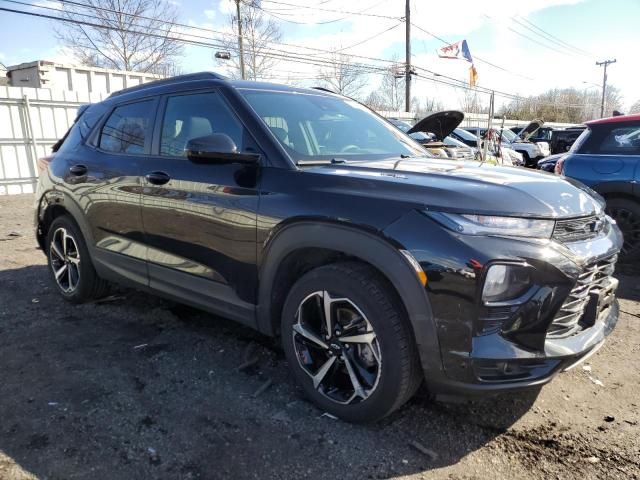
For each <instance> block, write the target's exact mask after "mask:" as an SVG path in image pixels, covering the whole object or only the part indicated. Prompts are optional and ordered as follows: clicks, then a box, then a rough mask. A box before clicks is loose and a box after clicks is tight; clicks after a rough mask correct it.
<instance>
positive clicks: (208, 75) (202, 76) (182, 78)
mask: <svg viewBox="0 0 640 480" xmlns="http://www.w3.org/2000/svg"><path fill="white" fill-rule="evenodd" d="M193 80H227V77H225V76H224V75H220V74H219V73H215V72H197V73H187V74H185V75H177V76H175V77H169V78H163V79H162V80H154V81H153V82H147V83H141V84H140V85H136V86H134V87H129V88H123V89H122V90H118V91H117V92H113V93H112V94H111V95H109V97H117V96H119V95H124V94H125V93H130V92H137V91H140V90H145V89H147V88H153V87H160V86H162V85H171V84H173V83H179V82H188V81H193Z"/></svg>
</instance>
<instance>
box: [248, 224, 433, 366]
mask: <svg viewBox="0 0 640 480" xmlns="http://www.w3.org/2000/svg"><path fill="white" fill-rule="evenodd" d="M314 256H315V257H314ZM263 258H264V262H263V264H262V265H261V267H260V272H259V286H258V308H257V325H258V329H259V330H260V331H261V332H263V333H265V334H267V335H272V336H274V335H277V334H278V333H279V332H278V330H279V323H280V314H281V311H282V306H283V305H284V299H286V295H287V293H288V291H289V289H290V287H291V286H292V285H293V283H295V281H296V280H297V278H300V276H301V275H303V274H304V273H306V271H309V270H310V269H311V268H314V267H315V266H320V265H324V264H327V263H333V262H335V261H340V260H343V259H344V260H355V261H360V262H364V263H366V264H368V265H370V266H371V267H373V268H374V269H376V270H377V271H378V272H380V274H381V275H382V276H383V277H384V278H385V279H386V280H387V281H388V282H389V284H390V285H391V287H392V288H393V290H394V294H395V295H397V297H398V299H399V300H400V302H401V304H402V306H403V308H404V310H405V312H406V314H407V316H408V318H409V322H410V327H411V330H412V333H413V336H414V339H415V341H416V345H417V348H418V352H419V354H420V357H421V361H422V364H423V368H426V367H427V364H428V365H429V366H430V367H433V368H437V369H438V370H439V369H440V363H441V362H440V361H439V358H440V350H439V346H438V340H437V335H436V329H435V322H434V321H433V315H432V311H431V306H430V304H429V299H428V297H427V293H426V290H425V288H424V287H423V285H422V284H421V283H420V281H419V279H418V277H417V275H416V272H415V270H413V268H412V267H411V265H410V264H409V262H408V261H407V260H406V259H405V258H404V256H403V255H402V253H401V252H400V247H399V246H396V245H394V244H393V242H392V240H390V239H387V238H385V237H382V236H381V235H378V234H376V233H374V232H370V231H365V230H362V229H359V228H357V227H353V226H347V225H344V224H338V223H330V222H319V221H300V222H296V223H293V224H290V225H287V226H285V227H283V228H282V229H280V230H279V231H278V232H277V233H276V234H275V235H273V237H271V238H270V239H269V242H268V244H267V245H266V247H265V249H264V253H263ZM298 259H304V261H305V262H306V266H304V265H303V267H302V268H300V267H295V262H296V260H298ZM292 267H293V272H294V274H293V276H292V277H287V275H288V273H289V272H290V271H291V269H292ZM305 268H306V270H305ZM425 352H429V354H428V355H425ZM426 357H428V358H426ZM433 362H437V363H438V365H434V363H433Z"/></svg>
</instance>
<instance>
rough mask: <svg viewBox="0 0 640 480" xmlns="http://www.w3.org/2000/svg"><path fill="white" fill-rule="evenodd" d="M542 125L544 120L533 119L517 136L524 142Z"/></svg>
mask: <svg viewBox="0 0 640 480" xmlns="http://www.w3.org/2000/svg"><path fill="white" fill-rule="evenodd" d="M543 125H544V120H533V121H532V122H530V123H529V124H528V125H527V126H526V127H524V128H523V129H522V130H520V133H519V134H518V136H519V137H520V138H521V139H522V140H524V141H525V142H526V141H527V140H529V137H531V136H532V135H533V134H534V133H536V132H537V131H538V130H539V129H540V127H542V126H543Z"/></svg>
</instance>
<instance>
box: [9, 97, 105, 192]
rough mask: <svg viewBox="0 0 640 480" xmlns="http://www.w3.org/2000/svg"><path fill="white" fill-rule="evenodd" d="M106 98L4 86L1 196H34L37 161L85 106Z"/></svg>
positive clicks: (46, 153) (47, 151)
mask: <svg viewBox="0 0 640 480" xmlns="http://www.w3.org/2000/svg"><path fill="white" fill-rule="evenodd" d="M102 99H103V95H102V94H83V93H81V92H69V91H62V90H60V91H56V90H49V89H44V88H26V87H2V86H0V195H6V194H15V193H32V192H33V191H34V188H35V183H36V179H37V175H38V169H37V163H36V162H37V160H38V158H40V157H44V156H45V155H48V154H49V153H50V152H51V146H52V145H53V144H54V143H55V142H56V141H57V140H58V139H59V138H61V137H62V136H63V135H64V134H65V132H66V131H67V130H68V129H69V127H70V126H71V124H72V123H73V120H74V118H75V115H76V110H77V109H78V107H79V106H80V105H82V104H85V103H89V102H99V101H101V100H102Z"/></svg>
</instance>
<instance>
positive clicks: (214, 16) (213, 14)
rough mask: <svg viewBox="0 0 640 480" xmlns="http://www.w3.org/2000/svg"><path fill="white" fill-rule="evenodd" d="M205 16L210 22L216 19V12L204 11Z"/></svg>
mask: <svg viewBox="0 0 640 480" xmlns="http://www.w3.org/2000/svg"><path fill="white" fill-rule="evenodd" d="M204 16H205V17H207V18H208V19H209V20H213V19H214V18H216V11H215V10H205V11H204Z"/></svg>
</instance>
